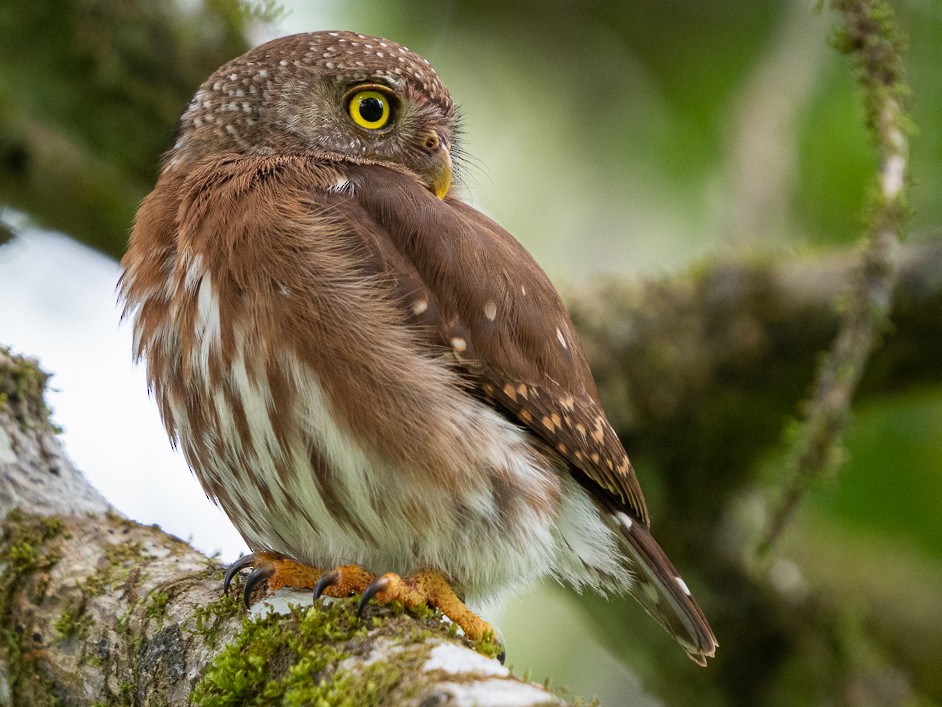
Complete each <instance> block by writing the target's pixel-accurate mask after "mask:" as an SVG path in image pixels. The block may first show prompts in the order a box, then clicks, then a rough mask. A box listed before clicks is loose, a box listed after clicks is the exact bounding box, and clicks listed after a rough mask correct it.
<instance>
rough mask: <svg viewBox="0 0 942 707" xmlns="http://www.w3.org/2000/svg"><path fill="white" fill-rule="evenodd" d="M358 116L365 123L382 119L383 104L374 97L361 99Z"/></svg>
mask: <svg viewBox="0 0 942 707" xmlns="http://www.w3.org/2000/svg"><path fill="white" fill-rule="evenodd" d="M360 115H361V116H362V117H363V120H365V121H366V122H367V123H375V122H376V121H378V120H379V119H380V118H382V117H383V102H382V101H381V100H380V99H378V98H376V97H374V96H369V97H367V98H361V99H360Z"/></svg>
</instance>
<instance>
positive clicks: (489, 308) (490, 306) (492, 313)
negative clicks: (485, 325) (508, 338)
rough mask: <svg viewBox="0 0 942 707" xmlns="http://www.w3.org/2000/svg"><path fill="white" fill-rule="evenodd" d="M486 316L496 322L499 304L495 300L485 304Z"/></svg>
mask: <svg viewBox="0 0 942 707" xmlns="http://www.w3.org/2000/svg"><path fill="white" fill-rule="evenodd" d="M484 316H485V317H487V318H488V319H489V320H490V321H494V320H495V319H496V318H497V304H496V303H495V302H494V300H488V301H487V302H486V303H485V304H484Z"/></svg>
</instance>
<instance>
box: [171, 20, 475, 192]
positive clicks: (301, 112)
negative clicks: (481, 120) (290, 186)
mask: <svg viewBox="0 0 942 707" xmlns="http://www.w3.org/2000/svg"><path fill="white" fill-rule="evenodd" d="M455 121H456V110H455V106H454V103H453V102H452V100H451V96H450V94H449V93H448V89H447V88H445V85H444V84H443V83H442V82H441V79H439V78H438V75H437V74H436V73H435V71H434V69H432V67H431V66H430V65H429V63H428V62H427V61H426V60H425V59H423V58H422V57H420V56H419V55H417V54H415V53H414V52H412V51H410V50H409V49H407V48H405V47H403V46H401V45H399V44H396V43H395V42H390V41H389V40H386V39H382V38H379V37H369V36H367V35H363V34H355V33H353V32H311V33H307V34H296V35H292V36H289V37H281V38H279V39H275V40H272V41H271V42H268V43H266V44H263V45H261V46H259V47H256V48H255V49H252V50H251V51H249V52H247V53H246V54H243V55H242V56H240V57H237V58H236V59H233V60H232V61H230V62H229V63H227V64H225V65H223V66H222V67H220V68H219V69H218V70H217V71H216V72H215V73H214V74H213V75H212V76H210V77H209V78H208V79H207V80H206V81H205V82H204V83H203V85H202V86H200V88H199V90H198V91H197V92H196V95H195V96H194V97H193V100H192V101H191V102H190V105H189V106H188V107H187V110H186V112H185V113H184V114H183V116H182V117H181V118H180V124H179V126H178V129H177V130H178V137H177V140H176V143H175V144H174V146H173V148H172V150H171V151H170V153H169V155H168V162H167V164H168V165H169V166H179V165H181V164H188V163H192V162H194V161H198V160H201V159H203V158H207V157H212V156H215V155H219V154H222V153H227V152H228V153H231V152H236V153H242V154H264V155H276V154H291V153H294V154H297V153H304V152H317V153H323V154H327V155H330V156H333V157H337V158H340V159H344V158H347V159H353V160H369V161H375V162H381V163H388V164H392V165H395V166H397V167H405V168H407V169H409V170H411V171H413V172H415V173H416V174H417V175H419V176H420V177H421V178H422V179H423V180H425V181H426V183H427V184H428V185H429V187H430V188H432V189H433V191H435V192H436V193H437V194H438V195H439V197H444V195H445V193H446V192H447V191H448V187H449V185H450V183H451V170H452V165H451V150H452V140H453V139H454V137H455Z"/></svg>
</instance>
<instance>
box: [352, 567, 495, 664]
mask: <svg viewBox="0 0 942 707" xmlns="http://www.w3.org/2000/svg"><path fill="white" fill-rule="evenodd" d="M373 599H376V600H379V601H380V602H383V603H388V602H391V601H399V602H402V605H403V606H405V607H406V608H415V607H419V606H425V605H428V606H431V607H433V608H436V609H438V610H439V611H441V612H442V613H443V614H444V615H445V616H447V617H448V618H449V619H451V620H452V621H453V622H454V623H455V624H457V625H458V626H459V627H460V628H461V630H462V631H464V635H465V636H467V637H468V638H470V639H471V640H473V641H476V640H478V639H481V638H484V637H490V638H491V639H492V640H495V639H496V637H497V632H496V631H495V630H494V627H493V626H491V625H490V624H489V623H488V622H487V621H485V620H484V619H482V618H481V617H480V616H478V615H477V614H475V613H474V612H473V611H471V610H470V609H469V608H468V607H467V606H466V605H465V603H464V602H463V601H461V599H460V598H459V597H458V595H457V594H455V590H454V589H452V588H451V585H450V584H449V583H448V580H447V579H445V577H444V576H442V575H441V574H440V573H438V572H434V571H431V570H422V571H421V572H416V573H415V574H413V575H410V576H409V577H405V578H404V577H400V576H399V575H398V574H395V573H393V572H388V573H386V574H384V575H383V576H381V577H377V578H376V579H375V580H373V582H371V583H370V585H369V586H368V587H366V588H365V589H364V590H363V596H362V597H361V598H360V604H359V605H358V606H357V614H361V613H362V612H363V609H364V607H365V606H366V605H367V604H368V603H369V602H370V601H371V600H373ZM498 658H499V659H500V661H501V662H502V663H503V662H504V661H503V652H501V654H500V656H498Z"/></svg>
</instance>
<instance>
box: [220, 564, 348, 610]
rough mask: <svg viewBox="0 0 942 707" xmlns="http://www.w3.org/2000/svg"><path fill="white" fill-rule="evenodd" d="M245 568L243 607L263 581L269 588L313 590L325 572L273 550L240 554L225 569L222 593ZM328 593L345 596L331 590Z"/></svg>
mask: <svg viewBox="0 0 942 707" xmlns="http://www.w3.org/2000/svg"><path fill="white" fill-rule="evenodd" d="M248 567H251V568H252V573H251V574H250V575H249V576H248V577H247V578H246V580H245V584H244V585H243V587H242V600H243V601H244V602H245V606H246V608H248V607H249V606H250V605H251V599H252V592H254V591H255V588H256V587H257V586H258V585H259V584H261V583H262V582H263V581H264V582H267V583H268V589H269V590H271V591H275V590H277V589H281V588H282V587H298V588H299V589H313V588H314V587H315V586H316V585H317V580H318V579H320V577H321V576H322V575H323V574H324V571H323V570H321V569H318V568H317V567H310V566H308V565H302V564H300V563H298V562H295V561H294V560H289V559H288V558H287V557H284V556H283V555H278V554H276V553H273V552H255V553H250V554H248V555H244V556H242V557H240V558H239V559H238V560H236V561H235V562H233V563H232V564H231V565H229V567H228V568H227V569H226V576H225V577H224V578H223V584H222V591H223V593H224V594H226V595H228V594H229V585H230V584H232V580H233V578H235V576H236V575H237V574H238V573H239V572H241V571H242V570H244V569H246V568H248ZM331 596H345V595H343V594H335V593H331Z"/></svg>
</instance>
